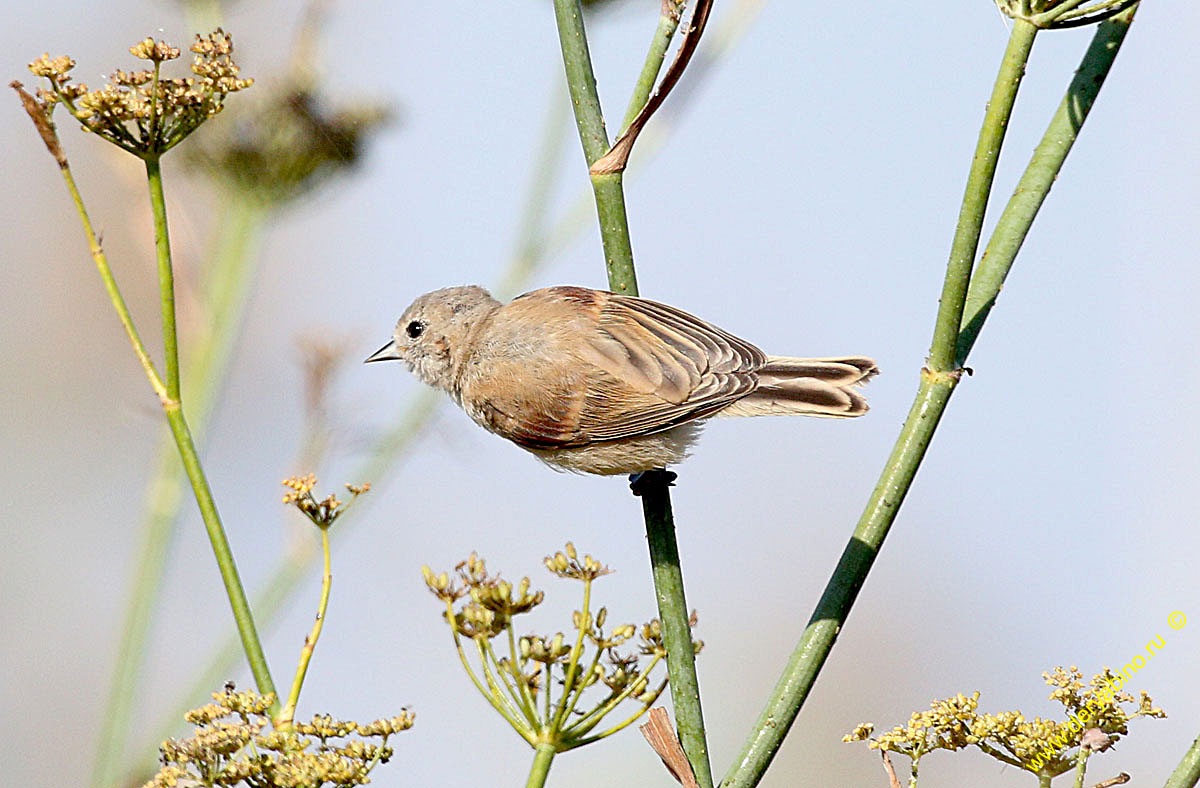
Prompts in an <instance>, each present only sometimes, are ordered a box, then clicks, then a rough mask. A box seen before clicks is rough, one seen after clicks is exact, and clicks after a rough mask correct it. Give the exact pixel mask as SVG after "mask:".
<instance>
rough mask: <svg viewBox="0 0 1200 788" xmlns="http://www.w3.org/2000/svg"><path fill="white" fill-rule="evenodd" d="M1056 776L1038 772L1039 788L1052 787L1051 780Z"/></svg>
mask: <svg viewBox="0 0 1200 788" xmlns="http://www.w3.org/2000/svg"><path fill="white" fill-rule="evenodd" d="M1053 779H1054V777H1053V776H1051V775H1049V774H1046V773H1045V772H1038V788H1050V781H1051V780H1053Z"/></svg>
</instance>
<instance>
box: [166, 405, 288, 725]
mask: <svg viewBox="0 0 1200 788" xmlns="http://www.w3.org/2000/svg"><path fill="white" fill-rule="evenodd" d="M163 409H164V410H165V411H166V413H167V423H168V424H170V425H171V434H172V435H173V436H174V437H175V445H176V446H177V447H178V448H179V454H180V457H181V458H182V460H183V469H184V472H185V473H186V474H187V477H188V481H190V482H191V485H192V492H193V493H194V494H195V496H196V504H197V505H198V506H199V507H200V516H201V518H202V519H203V520H204V528H205V531H207V533H208V539H209V542H210V543H211V544H212V549H213V555H214V556H216V559H217V566H218V568H219V569H220V572H221V582H222V583H224V585H225V593H226V595H227V596H228V597H229V606H230V608H231V609H232V611H233V618H234V621H235V622H236V623H237V630H238V636H239V637H240V638H241V641H242V650H243V651H244V652H245V655H246V660H247V661H248V662H249V663H250V673H251V674H252V675H253V676H254V683H255V685H256V686H257V687H258V691H259V693H260V694H262V695H268V694H271V695H274V694H275V682H274V681H273V680H272V679H271V671H270V669H269V668H268V667H267V658H266V656H265V655H264V654H263V650H262V642H261V641H260V640H259V637H258V630H257V629H256V628H255V626H254V616H253V615H252V614H251V612H250V604H249V602H247V601H246V592H245V589H244V588H243V587H242V580H241V577H240V576H239V575H238V571H237V564H236V563H235V562H234V560H233V551H232V550H230V548H229V539H228V537H226V536H225V528H224V526H223V525H221V516H220V515H219V514H218V513H217V504H216V501H215V500H213V495H212V490H211V489H210V488H209V486H208V479H207V478H206V477H205V475H204V469H203V467H202V466H201V465H200V457H199V455H198V453H197V452H196V445H195V443H193V441H192V435H191V432H190V431H189V430H188V425H187V421H186V420H185V419H184V417H183V411H182V410H181V408H180V405H179V403H178V402H174V403H170V404H167V405H164V406H163ZM278 709H279V700H278V697H277V698H276V700H275V705H274V706H273V707H272V708H271V710H270V712H271V714H272V715H274V714H275V713H276V712H277V711H278Z"/></svg>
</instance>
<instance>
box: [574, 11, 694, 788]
mask: <svg viewBox="0 0 1200 788" xmlns="http://www.w3.org/2000/svg"><path fill="white" fill-rule="evenodd" d="M554 15H555V20H556V22H557V24H558V35H559V42H560V44H561V46H562V53H563V64H564V66H565V68H566V76H567V87H568V90H569V91H570V94H571V103H572V106H573V107H574V110H575V122H576V125H577V126H578V128H579V139H580V142H581V143H582V145H583V153H584V158H585V159H586V161H587V164H588V167H591V165H592V163H593V162H595V161H596V159H598V158H600V157H601V156H603V155H604V154H605V153H607V152H608V135H607V133H606V132H605V130H604V115H603V112H602V111H601V108H600V97H599V94H598V93H597V92H596V78H595V76H594V75H593V73H592V62H591V56H590V55H589V53H588V45H587V33H586V31H585V30H584V25H583V8H582V7H581V5H580V3H579V0H554ZM590 177H591V179H592V189H593V192H594V194H595V197H596V212H597V214H598V216H599V220H600V237H601V239H602V241H603V244H604V257H605V264H606V267H607V270H608V285H609V289H610V290H612V291H614V292H618V293H626V294H628V295H637V294H638V287H637V275H636V273H635V270H634V265H633V247H632V244H631V241H630V237H629V223H628V221H627V218H626V215H625V191H624V187H623V185H622V180H621V175H620V173H601V174H591V176H590ZM643 481H644V482H646V483H645V484H644V485H643V492H642V497H643V512H644V514H645V520H646V533H647V540H648V542H649V546H650V563H651V565H652V567H653V571H654V582H655V588H656V592H657V595H658V599H659V619H660V620H661V621H662V625H663V642H664V644H665V645H666V648H667V654H668V663H667V669H668V671H669V673H670V677H671V699H672V701H673V703H674V706H675V717H676V725H677V726H678V729H679V741H680V743H681V744H682V745H683V749H684V752H685V753H686V754H687V756H688V760H689V761H690V762H691V764H692V770H693V771H694V772H695V775H696V779H697V780H698V781H699V783H700V786H701V788H712V784H713V780H712V768H711V766H710V765H709V761H708V745H707V743H706V742H705V736H704V718H703V716H702V714H701V707H700V688H699V684H698V682H697V680H696V663H695V652H694V650H693V646H692V636H691V627H690V625H689V623H688V613H687V601H686V599H685V598H684V592H683V574H682V571H681V569H680V566H679V550H678V548H677V547H676V544H675V527H674V520H673V516H672V513H671V495H670V488H669V487H668V477H667V476H666V475H665V474H659V473H655V474H653V476H648V477H647V478H646V479H644V480H643Z"/></svg>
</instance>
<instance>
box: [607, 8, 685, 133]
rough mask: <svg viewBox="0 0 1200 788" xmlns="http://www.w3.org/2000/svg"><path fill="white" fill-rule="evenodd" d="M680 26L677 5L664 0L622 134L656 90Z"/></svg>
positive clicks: (626, 112) (622, 122) (626, 114)
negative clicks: (655, 86) (659, 75)
mask: <svg viewBox="0 0 1200 788" xmlns="http://www.w3.org/2000/svg"><path fill="white" fill-rule="evenodd" d="M678 27H679V11H678V9H677V6H676V5H675V3H674V2H671V0H663V13H662V15H661V16H660V17H659V18H658V27H657V28H656V29H655V31H654V38H653V39H651V41H650V51H649V52H647V53H646V62H645V63H643V64H642V72H641V73H640V74H638V79H637V84H636V85H634V88H633V95H632V96H631V97H630V98H629V106H628V108H626V110H625V119H624V120H623V121H621V133H622V134H624V133H625V130H626V129H628V128H629V124H630V123H633V119H634V118H636V117H637V114H638V113H639V112H641V111H642V107H644V106H645V105H646V100H647V99H649V98H650V92H651V91H652V90H654V83H655V82H657V81H658V72H659V71H661V70H662V64H663V60H664V59H665V58H666V56H667V49H668V48H669V47H670V46H671V39H672V38H674V37H675V30H676V29H677V28H678Z"/></svg>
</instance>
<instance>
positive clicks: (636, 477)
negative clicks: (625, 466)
mask: <svg viewBox="0 0 1200 788" xmlns="http://www.w3.org/2000/svg"><path fill="white" fill-rule="evenodd" d="M678 478H679V475H678V474H676V473H675V472H674V471H668V470H667V469H666V468H655V469H653V470H649V471H638V472H637V473H631V474H629V489H630V490H631V491H632V492H633V494H634V495H636V496H638V497H641V495H642V494H643V493H645V492H646V491H647V490H649V489H651V488H652V487H654V486H655V485H659V484H661V485H662V486H664V487H674V486H675V480H676V479H678Z"/></svg>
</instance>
